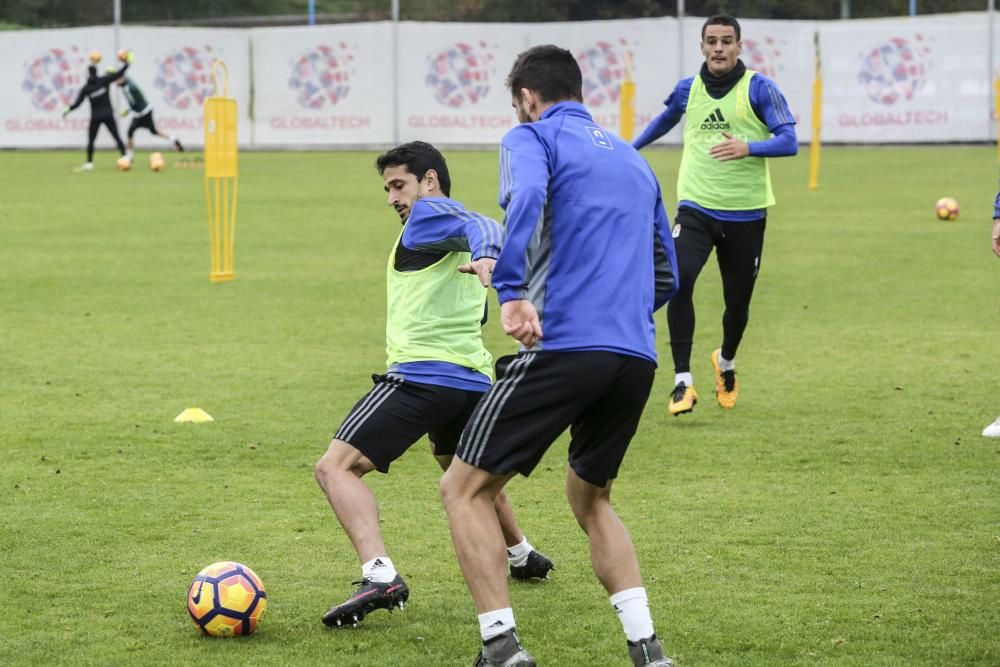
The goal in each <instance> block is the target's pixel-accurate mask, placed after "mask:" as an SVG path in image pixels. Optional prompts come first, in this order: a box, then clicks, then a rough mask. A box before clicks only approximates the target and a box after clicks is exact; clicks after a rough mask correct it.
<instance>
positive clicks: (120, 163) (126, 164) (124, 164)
mask: <svg viewBox="0 0 1000 667" xmlns="http://www.w3.org/2000/svg"><path fill="white" fill-rule="evenodd" d="M115 166H116V167H118V171H128V170H129V169H131V168H132V159H131V158H129V157H128V156H127V155H122V156H121V157H120V158H118V160H117V161H116V162H115Z"/></svg>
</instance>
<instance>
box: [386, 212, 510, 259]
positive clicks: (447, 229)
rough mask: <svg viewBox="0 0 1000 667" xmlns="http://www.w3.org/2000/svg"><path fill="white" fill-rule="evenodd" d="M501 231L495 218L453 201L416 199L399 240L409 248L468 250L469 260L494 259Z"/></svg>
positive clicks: (501, 242)
mask: <svg viewBox="0 0 1000 667" xmlns="http://www.w3.org/2000/svg"><path fill="white" fill-rule="evenodd" d="M503 237H504V231H503V227H501V226H500V223H498V222H497V221H496V220H493V219H491V218H487V217H486V216H484V215H480V214H478V213H476V212H474V211H469V210H466V209H463V208H461V207H460V206H457V205H456V204H455V203H453V202H444V201H431V200H429V199H425V200H422V201H420V202H418V203H417V204H416V205H415V206H414V208H413V211H412V213H411V214H410V220H409V221H408V222H407V223H406V228H405V229H404V230H403V239H402V243H403V245H404V246H405V247H407V248H409V249H411V250H445V251H460V252H471V253H472V259H474V260H475V259H480V258H482V257H492V258H496V257H498V256H499V255H500V250H501V248H502V247H503Z"/></svg>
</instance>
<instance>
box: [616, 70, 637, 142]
mask: <svg viewBox="0 0 1000 667" xmlns="http://www.w3.org/2000/svg"><path fill="white" fill-rule="evenodd" d="M618 105H619V113H618V135H619V136H620V137H621V138H622V139H624V140H625V141H632V137H633V136H634V135H635V81H633V80H632V54H631V53H626V54H625V80H624V81H622V84H621V87H620V89H619V91H618Z"/></svg>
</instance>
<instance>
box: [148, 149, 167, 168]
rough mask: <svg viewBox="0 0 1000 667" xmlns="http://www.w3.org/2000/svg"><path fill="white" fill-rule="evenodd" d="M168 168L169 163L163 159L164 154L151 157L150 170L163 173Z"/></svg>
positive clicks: (154, 154)
mask: <svg viewBox="0 0 1000 667" xmlns="http://www.w3.org/2000/svg"><path fill="white" fill-rule="evenodd" d="M166 166H167V163H166V161H165V160H164V159H163V153H153V154H151V155H150V156H149V168H150V169H152V170H153V171H163V168H164V167H166Z"/></svg>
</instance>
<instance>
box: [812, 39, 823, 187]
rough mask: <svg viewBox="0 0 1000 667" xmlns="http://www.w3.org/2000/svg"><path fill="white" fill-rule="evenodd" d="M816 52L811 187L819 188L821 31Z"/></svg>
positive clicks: (814, 43)
mask: <svg viewBox="0 0 1000 667" xmlns="http://www.w3.org/2000/svg"><path fill="white" fill-rule="evenodd" d="M813 46H814V48H815V52H816V73H815V75H814V77H813V87H812V88H813V89H812V93H813V97H812V142H811V143H810V144H809V189H810V190H819V152H820V147H821V146H822V143H823V142H822V140H821V138H820V134H821V133H820V126H821V125H822V123H823V73H822V69H821V68H820V57H819V32H818V31H817V32H815V33H813Z"/></svg>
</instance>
